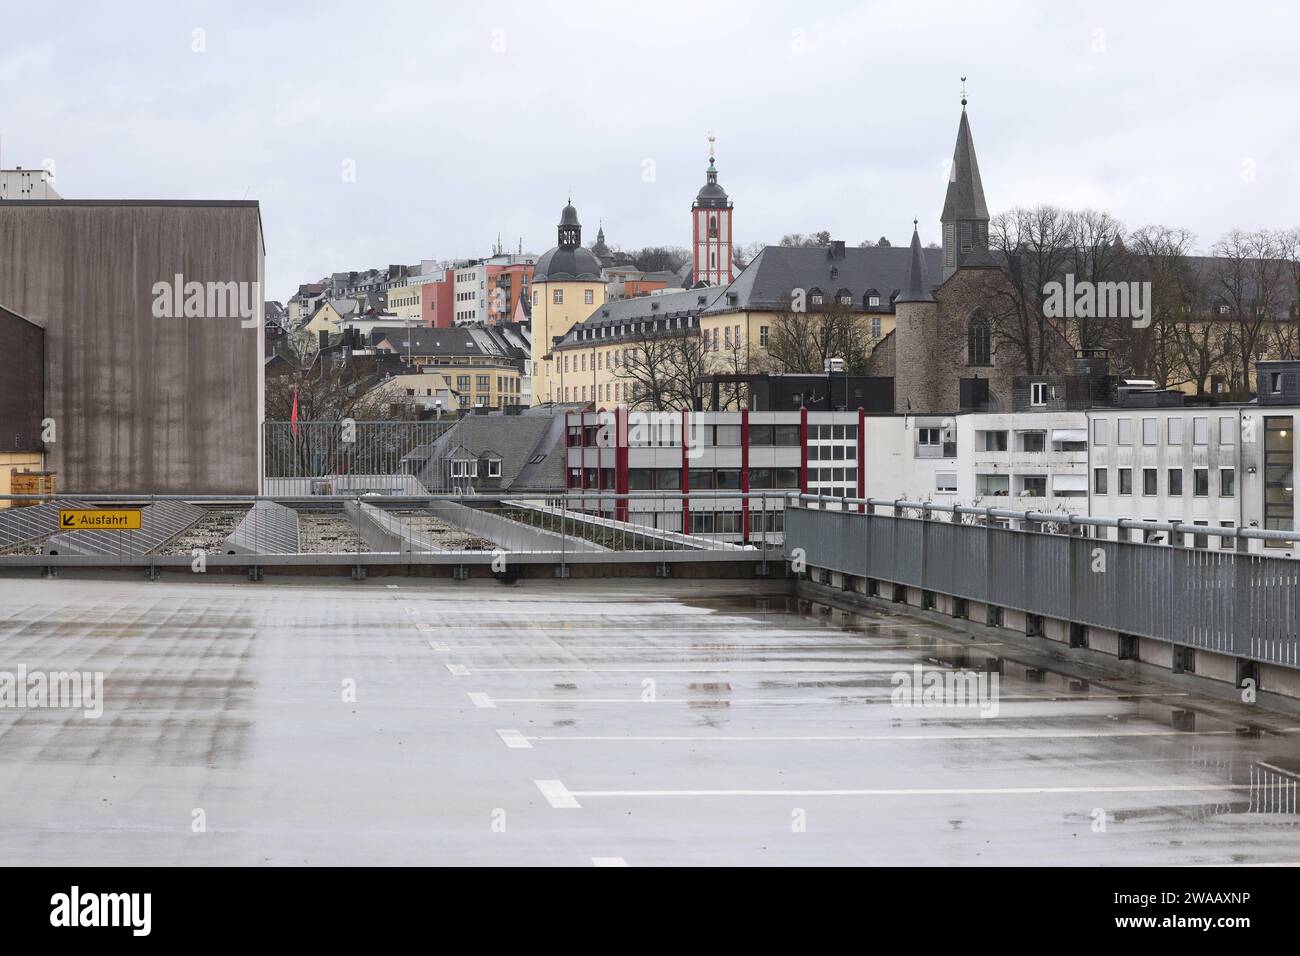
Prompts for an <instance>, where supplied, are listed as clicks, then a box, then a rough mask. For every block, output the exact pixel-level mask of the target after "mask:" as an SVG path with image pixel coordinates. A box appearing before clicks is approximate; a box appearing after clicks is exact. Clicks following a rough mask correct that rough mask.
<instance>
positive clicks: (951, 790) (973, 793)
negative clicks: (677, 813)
mask: <svg viewBox="0 0 1300 956" xmlns="http://www.w3.org/2000/svg"><path fill="white" fill-rule="evenodd" d="M534 783H536V784H537V785H538V787H541V786H542V784H544V783H545V784H554V785H556V786H557V787H559V791H560V792H558V793H557V795H556V798H555V799H554V800H552V802H551V805H552V806H554V807H560V806H561V804H559V803H557V802H555V800H559V799H567V800H571V801H573V802H572V803H571V804H564V806H578V807H580V806H582V804H580V803H578V799H577V798H578V797H582V798H584V799H594V798H597V797H944V796H964V797H980V796H1014V795H1034V794H1058V793H1222V792H1224V791H1241V790H1250V789H1252V785H1251V784H1248V783H1217V784H1216V783H1207V784H1169V785H1157V786H1135V787H935V788H901V789H895V790H889V789H876V790H570V789H568V788H567V787H565V786H564V785H563V784H562V783H560V781H558V780H536V781H534ZM542 792H543V793H546V792H547V791H546V789H544V788H543V789H542ZM547 799H551V797H550V796H549V795H548V797H547Z"/></svg>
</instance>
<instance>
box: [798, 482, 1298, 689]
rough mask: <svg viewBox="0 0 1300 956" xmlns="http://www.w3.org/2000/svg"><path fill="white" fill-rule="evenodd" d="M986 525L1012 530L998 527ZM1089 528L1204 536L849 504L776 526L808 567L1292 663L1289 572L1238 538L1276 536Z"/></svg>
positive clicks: (1290, 567) (804, 511) (1294, 575)
mask: <svg viewBox="0 0 1300 956" xmlns="http://www.w3.org/2000/svg"><path fill="white" fill-rule="evenodd" d="M824 506H829V507H824ZM882 512H889V513H882ZM972 518H974V519H975V521H973V522H972V521H971V520H970V519H972ZM998 521H1007V522H1012V523H1016V522H1019V523H1020V524H1021V525H1022V526H1021V527H999V526H998V525H997V524H996V522H998ZM1026 526H1027V527H1026ZM1090 526H1091V527H1110V528H1118V529H1121V530H1122V529H1129V528H1133V527H1145V528H1150V529H1152V530H1162V531H1165V532H1167V533H1168V534H1169V535H1170V540H1173V541H1178V540H1180V539H1183V536H1185V535H1194V534H1204V533H1205V531H1206V529H1205V528H1204V527H1200V526H1193V525H1184V524H1165V523H1158V522H1132V521H1124V520H1117V519H1100V518H1089V517H1084V516H1066V515H1061V514H1038V513H1034V512H1028V513H1023V512H1012V511H999V510H997V509H976V508H960V507H953V506H939V505H933V504H930V503H926V502H888V501H875V500H872V501H864V500H861V499H856V498H849V499H834V500H833V504H832V501H831V500H827V499H821V498H819V497H817V496H796V498H795V499H792V501H791V506H788V507H787V509H786V513H785V542H784V554H785V556H786V557H787V558H798V559H800V560H801V561H804V562H806V563H807V566H808V567H810V568H820V569H826V570H830V571H836V572H840V573H843V574H848V575H853V576H855V577H861V578H873V579H876V580H880V581H887V582H891V583H894V584H901V585H904V586H907V587H913V588H917V589H920V590H923V591H931V592H935V593H941V594H947V595H951V596H953V597H957V598H964V599H966V600H968V601H976V602H979V603H982V604H986V605H993V606H996V607H1004V608H1012V609H1015V610H1018V611H1023V612H1025V613H1026V614H1035V615H1041V616H1043V617H1049V618H1055V619H1058V620H1063V621H1072V622H1077V623H1080V624H1085V625H1088V626H1091V627H1097V628H1104V629H1106V630H1110V631H1115V632H1118V633H1120V634H1126V635H1135V636H1139V637H1149V638H1154V639H1157V640H1162V641H1168V642H1171V643H1175V644H1180V645H1185V646H1189V647H1193V648H1201V649H1205V650H1207V651H1215V652H1218V653H1222V654H1227V655H1232V656H1236V657H1241V658H1248V659H1250V660H1255V661H1265V662H1269V663H1275V664H1282V665H1286V666H1289V667H1295V666H1297V665H1298V664H1300V657H1298V655H1297V646H1298V642H1297V633H1298V631H1300V562H1297V561H1295V560H1292V559H1287V558H1280V557H1270V556H1267V555H1264V554H1254V553H1249V552H1247V551H1246V549H1245V547H1244V544H1245V542H1246V541H1247V540H1250V539H1258V538H1264V539H1273V540H1283V539H1285V538H1286V534H1285V533H1281V532H1267V531H1259V530H1256V529H1238V530H1237V531H1235V532H1233V533H1231V534H1230V535H1229V534H1228V533H1227V532H1226V531H1225V535H1226V536H1229V537H1232V538H1233V539H1234V541H1235V544H1236V545H1237V550H1208V549H1205V548H1195V547H1191V548H1189V547H1182V546H1178V545H1177V544H1175V545H1164V544H1147V543H1141V542H1137V541H1131V540H1107V539H1103V538H1099V537H1090V536H1087V535H1086V533H1085V529H1086V528H1088V527H1090ZM1038 529H1041V530H1038Z"/></svg>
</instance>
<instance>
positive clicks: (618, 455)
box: [614, 405, 628, 521]
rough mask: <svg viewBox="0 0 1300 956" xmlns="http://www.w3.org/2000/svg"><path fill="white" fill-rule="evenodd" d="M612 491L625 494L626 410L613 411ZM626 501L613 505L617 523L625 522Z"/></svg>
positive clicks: (621, 408)
mask: <svg viewBox="0 0 1300 956" xmlns="http://www.w3.org/2000/svg"><path fill="white" fill-rule="evenodd" d="M614 436H615V437H614V442H615V444H614V490H615V491H616V492H618V493H619V494H620V495H625V494H627V491H628V488H627V408H626V406H622V405H620V406H619V407H618V408H616V409H614ZM627 512H628V501H627V499H626V498H622V499H620V500H619V501H618V502H617V503H616V504H615V505H614V515H615V517H616V518H618V520H619V521H626V520H627Z"/></svg>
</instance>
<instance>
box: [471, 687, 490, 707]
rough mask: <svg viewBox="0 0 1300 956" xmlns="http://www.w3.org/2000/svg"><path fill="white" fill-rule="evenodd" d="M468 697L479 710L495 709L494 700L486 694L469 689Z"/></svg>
mask: <svg viewBox="0 0 1300 956" xmlns="http://www.w3.org/2000/svg"><path fill="white" fill-rule="evenodd" d="M469 699H470V700H471V701H472V702H473V704H474V706H475V707H477V708H478V709H479V710H496V706H497V705H496V702H495V701H494V700H492V698H491V697H490V696H489V695H487V694H484V693H482V692H477V691H471V692H470V695H469Z"/></svg>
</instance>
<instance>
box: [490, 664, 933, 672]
mask: <svg viewBox="0 0 1300 956" xmlns="http://www.w3.org/2000/svg"><path fill="white" fill-rule="evenodd" d="M737 663H739V664H741V666H739V667H733V666H730V665H728V664H718V665H716V666H714V667H480V668H478V669H479V670H480V671H485V672H492V673H502V674H579V673H580V674H745V673H753V674H797V673H808V674H867V673H872V674H896V673H898V669H899V667H900V666H901V665H900V664H865V663H864V664H809V665H807V666H803V667H801V666H798V665H792V664H777V665H775V666H773V667H755V666H753V665H747V664H744V662H737ZM936 666H939V665H936ZM944 666H946V665H944Z"/></svg>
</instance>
